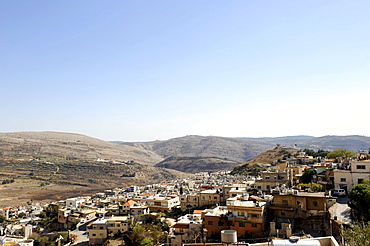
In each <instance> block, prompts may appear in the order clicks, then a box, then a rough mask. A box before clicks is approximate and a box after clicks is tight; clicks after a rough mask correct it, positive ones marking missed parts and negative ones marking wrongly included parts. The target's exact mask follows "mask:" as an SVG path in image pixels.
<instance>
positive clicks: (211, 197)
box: [199, 190, 222, 206]
mask: <svg viewBox="0 0 370 246" xmlns="http://www.w3.org/2000/svg"><path fill="white" fill-rule="evenodd" d="M221 201H222V197H221V194H220V193H219V192H218V190H203V191H201V192H200V194H199V206H203V205H214V204H220V202H221Z"/></svg>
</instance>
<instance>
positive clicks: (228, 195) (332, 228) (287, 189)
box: [0, 152, 370, 246]
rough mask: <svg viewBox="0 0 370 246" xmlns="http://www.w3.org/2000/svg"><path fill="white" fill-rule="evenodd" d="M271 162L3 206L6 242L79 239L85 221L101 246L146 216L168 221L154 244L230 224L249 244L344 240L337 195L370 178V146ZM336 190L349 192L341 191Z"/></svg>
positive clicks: (199, 237)
mask: <svg viewBox="0 0 370 246" xmlns="http://www.w3.org/2000/svg"><path fill="white" fill-rule="evenodd" d="M265 166H266V171H262V172H260V175H258V176H250V175H238V174H236V175H231V174H230V171H219V172H215V173H208V172H203V173H197V174H196V175H195V178H193V179H178V180H171V181H163V182H161V183H158V184H150V185H145V186H136V185H135V184H133V185H132V186H129V187H124V188H114V189H111V190H105V191H103V192H99V193H96V194H93V195H91V196H86V197H73V198H69V199H66V200H61V201H55V202H51V203H47V204H40V203H39V204H34V203H32V202H30V203H29V204H28V205H27V206H25V207H20V206H17V207H7V208H2V209H1V210H0V213H1V216H2V218H3V220H4V221H3V223H2V226H1V227H0V235H1V239H2V244H3V245H10V244H12V245H13V244H15V243H16V244H19V245H21V246H26V245H27V246H31V245H35V246H39V245H42V246H43V245H47V243H46V242H45V239H44V241H42V240H40V238H42V237H40V236H46V237H49V238H54V239H55V235H56V234H55V233H56V232H62V231H64V232H69V234H68V236H67V238H64V237H61V236H60V239H59V243H61V242H62V243H63V244H67V243H68V244H73V240H71V239H74V240H78V239H77V238H78V236H77V235H74V234H73V232H74V230H77V231H78V230H79V229H80V228H82V226H83V225H85V226H86V230H87V233H88V241H89V244H90V245H103V244H104V243H106V241H107V240H108V239H113V238H115V239H117V238H118V239H122V238H129V236H127V235H129V234H128V233H129V232H130V230H133V228H135V225H138V224H147V223H151V224H155V225H158V226H161V228H162V230H160V231H161V232H160V235H157V236H156V237H153V238H152V239H151V240H153V241H155V243H154V244H153V245H156V244H159V243H163V244H166V245H171V246H180V245H184V244H190V243H203V242H212V243H217V242H220V240H221V235H222V233H223V232H225V231H235V232H236V236H237V239H238V242H245V243H249V244H250V245H254V244H253V243H259V242H263V241H266V240H268V239H271V238H281V239H284V238H290V237H292V236H298V237H300V238H312V237H321V238H325V237H327V236H334V237H333V238H331V237H330V240H334V241H335V239H337V240H341V238H340V228H341V227H342V226H343V225H345V224H348V223H350V222H351V218H350V217H351V215H350V214H348V216H347V217H341V216H340V214H341V213H342V212H343V211H341V210H338V209H333V208H335V207H336V206H338V203H339V199H343V198H342V197H338V195H339V196H340V195H345V194H346V193H347V192H348V191H350V190H351V189H352V187H353V186H354V185H357V184H359V183H361V182H362V181H363V180H364V179H369V176H370V154H369V153H365V152H362V153H360V154H358V155H357V157H356V158H355V159H353V160H349V159H341V160H339V161H335V160H333V159H324V158H314V157H312V156H308V155H307V154H306V153H304V152H300V153H299V154H298V155H296V156H294V157H293V156H292V157H290V158H288V159H286V161H284V162H281V163H276V164H275V165H271V164H266V165H265ZM310 169H313V170H315V171H316V172H315V173H316V175H314V176H313V177H312V182H313V183H316V184H321V187H322V188H320V189H318V190H317V187H313V186H309V185H308V184H307V185H306V186H301V185H299V180H300V177H301V176H302V175H303V173H304V171H305V170H310ZM338 190H345V193H344V194H340V193H335V191H336V192H337V191H338ZM333 191H334V192H333ZM342 203H343V202H342ZM347 209H348V208H347ZM125 235H126V236H125ZM61 238H63V239H61ZM334 238H335V239H334ZM34 239H36V240H34ZM54 239H53V240H54ZM55 240H58V238H56V239H55ZM131 240H132V239H131ZM328 240H329V239H328ZM52 243H55V242H54V241H53V242H52ZM131 243H132V242H131ZM49 244H50V242H49ZM128 245H130V244H129V243H128ZM132 245H134V244H132ZM256 245H257V244H256ZM258 245H260V244H258ZM261 245H263V244H261Z"/></svg>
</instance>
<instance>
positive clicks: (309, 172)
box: [299, 169, 316, 184]
mask: <svg viewBox="0 0 370 246" xmlns="http://www.w3.org/2000/svg"><path fill="white" fill-rule="evenodd" d="M315 174H316V170H313V169H306V170H305V171H304V172H303V173H302V176H301V177H300V178H299V183H304V184H308V183H311V182H312V178H313V176H314V175H315Z"/></svg>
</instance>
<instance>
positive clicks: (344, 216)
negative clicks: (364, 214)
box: [329, 196, 352, 224]
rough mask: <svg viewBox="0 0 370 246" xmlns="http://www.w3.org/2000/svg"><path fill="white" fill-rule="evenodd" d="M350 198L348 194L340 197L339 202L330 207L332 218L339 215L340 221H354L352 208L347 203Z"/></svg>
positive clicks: (346, 222)
mask: <svg viewBox="0 0 370 246" xmlns="http://www.w3.org/2000/svg"><path fill="white" fill-rule="evenodd" d="M348 200H349V199H348V196H344V197H338V199H337V202H336V203H335V204H334V205H333V206H331V207H330V208H329V212H330V218H331V219H334V216H337V220H339V221H340V222H343V223H345V224H350V223H352V216H351V208H350V207H349V206H348V205H347V202H348Z"/></svg>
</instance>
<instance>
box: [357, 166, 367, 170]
mask: <svg viewBox="0 0 370 246" xmlns="http://www.w3.org/2000/svg"><path fill="white" fill-rule="evenodd" d="M357 169H366V167H365V165H357Z"/></svg>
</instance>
